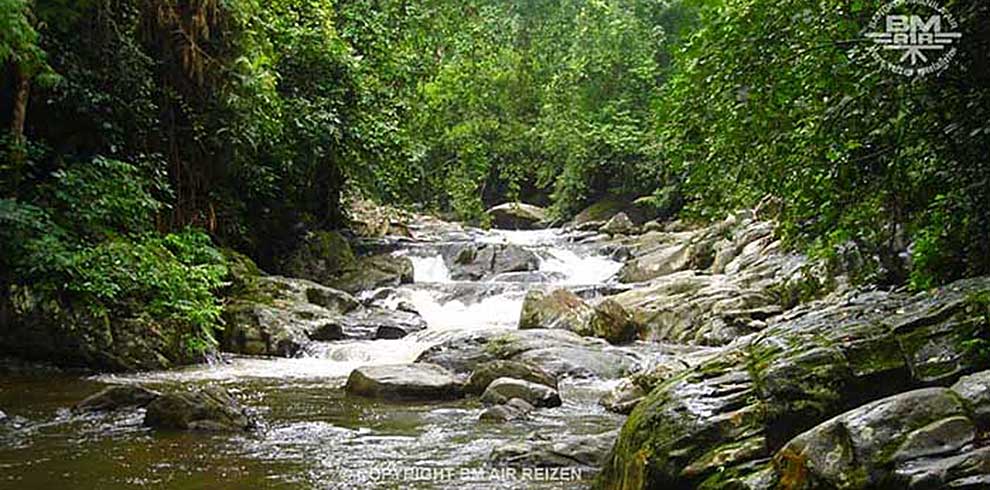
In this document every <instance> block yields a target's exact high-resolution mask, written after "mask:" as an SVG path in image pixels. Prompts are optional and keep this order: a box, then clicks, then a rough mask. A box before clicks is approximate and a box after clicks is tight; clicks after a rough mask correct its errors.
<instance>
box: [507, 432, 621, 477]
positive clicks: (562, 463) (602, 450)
mask: <svg viewBox="0 0 990 490" xmlns="http://www.w3.org/2000/svg"><path fill="white" fill-rule="evenodd" d="M617 435H618V433H617V431H609V432H603V433H601V434H595V435H556V434H555V435H553V436H550V435H546V434H536V433H534V434H530V435H529V436H527V437H526V438H525V439H523V440H521V441H517V442H512V443H509V444H505V445H502V446H500V447H497V448H495V449H494V450H493V451H492V454H491V460H492V462H493V463H495V464H499V465H507V466H516V467H524V468H525V467H530V468H532V467H537V468H553V467H565V468H567V467H574V466H579V467H588V468H598V467H600V466H601V464H602V463H603V462H604V461H605V459H606V457H607V456H608V451H609V449H611V447H612V444H613V443H614V442H615V438H616V436H617Z"/></svg>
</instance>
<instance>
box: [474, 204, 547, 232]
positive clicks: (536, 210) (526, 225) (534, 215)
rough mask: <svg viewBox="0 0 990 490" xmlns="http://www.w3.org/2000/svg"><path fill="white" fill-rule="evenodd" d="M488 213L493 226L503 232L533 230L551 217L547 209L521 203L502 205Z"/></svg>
mask: <svg viewBox="0 0 990 490" xmlns="http://www.w3.org/2000/svg"><path fill="white" fill-rule="evenodd" d="M486 213H487V214H488V216H490V217H491V219H492V225H493V226H494V227H495V228H499V229H503V230H532V229H535V228H538V227H539V226H538V225H539V223H543V222H545V221H547V218H548V217H549V215H548V214H547V211H546V209H543V208H541V207H539V206H534V205H532V204H526V203H520V202H514V203H505V204H500V205H498V206H495V207H493V208H491V209H489V210H488V211H487V212H486Z"/></svg>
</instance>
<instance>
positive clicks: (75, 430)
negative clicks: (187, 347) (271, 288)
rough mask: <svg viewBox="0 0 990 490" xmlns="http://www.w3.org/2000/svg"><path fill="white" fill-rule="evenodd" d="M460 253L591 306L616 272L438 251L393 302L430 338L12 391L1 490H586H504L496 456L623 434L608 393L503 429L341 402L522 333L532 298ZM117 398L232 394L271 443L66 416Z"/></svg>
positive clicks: (587, 253) (603, 265) (583, 387)
mask: <svg viewBox="0 0 990 490" xmlns="http://www.w3.org/2000/svg"><path fill="white" fill-rule="evenodd" d="M452 239H453V240H460V241H474V242H478V243H511V244H517V245H521V246H524V247H526V248H528V249H530V250H533V251H534V252H536V253H537V254H538V255H539V257H540V259H541V264H540V274H537V275H535V276H536V279H537V280H541V281H542V282H546V283H551V284H558V285H562V286H567V287H572V288H575V289H583V290H584V291H594V289H595V288H598V287H602V286H603V285H605V284H607V283H608V282H609V280H610V278H611V277H612V276H614V275H615V273H616V272H617V271H618V269H619V267H620V266H621V264H620V263H618V262H616V261H613V260H611V259H609V258H607V257H606V256H604V255H601V254H600V253H598V252H597V251H595V250H594V249H591V248H587V247H583V246H581V245H576V244H574V243H572V242H570V241H569V237H566V236H562V235H561V234H560V232H559V231H556V230H545V231H532V232H480V231H472V232H471V233H468V234H464V235H463V236H462V235H456V236H453V237H450V236H440V237H437V238H434V239H433V240H431V241H420V242H412V243H408V244H406V246H405V247H404V248H403V249H402V250H399V251H397V252H396V253H399V254H405V255H408V256H409V257H410V258H411V259H412V260H413V262H414V265H415V278H416V282H415V284H412V285H408V286H402V287H400V288H397V290H396V291H395V292H394V294H392V295H391V296H389V297H388V298H387V299H386V301H405V302H408V303H410V304H412V305H413V306H414V307H415V309H416V310H417V311H419V312H420V314H421V315H422V316H423V318H424V319H425V320H426V322H427V323H428V325H429V327H428V328H427V329H426V330H423V331H421V332H418V333H416V334H413V335H410V336H408V337H406V338H404V339H399V340H375V341H345V342H333V343H320V344H317V345H315V346H313V347H312V348H311V349H309V354H308V357H303V358H297V359H269V358H250V357H226V358H224V359H223V360H222V361H220V362H217V363H215V364H213V365H204V366H195V367H190V368H187V369H181V370H177V371H169V372H159V373H146V374H139V375H130V376H98V377H80V376H72V375H66V374H51V373H50V374H37V373H34V374H24V375H6V376H4V377H3V378H2V379H0V408H2V409H3V410H4V411H5V412H6V413H7V414H8V415H9V416H10V417H11V418H10V420H8V422H7V423H4V424H0V489H11V490H14V489H16V490H49V489H58V488H67V489H68V488H71V489H118V488H121V489H123V488H168V489H267V488H271V489H337V488H397V489H398V488H402V489H404V488H451V487H458V488H478V489H487V488H581V487H586V486H587V485H588V484H589V480H590V478H591V477H592V476H593V475H591V474H590V473H582V474H579V476H580V477H581V478H580V479H581V480H582V481H580V482H573V481H526V482H520V481H514V482H510V481H505V480H500V479H499V475H500V474H502V475H504V473H499V472H498V470H499V468H497V467H493V466H491V463H490V462H489V456H490V454H491V451H492V449H493V448H495V447H497V446H499V445H501V444H505V443H507V442H510V441H513V440H518V439H521V438H523V437H525V436H527V435H528V434H532V433H539V434H541V435H545V436H550V437H563V436H564V435H569V434H570V435H583V434H598V433H602V432H605V431H608V430H612V429H615V428H617V427H618V426H619V424H621V421H622V419H621V418H620V417H618V416H615V415H612V414H609V413H607V412H605V411H604V410H603V409H601V408H600V407H598V405H597V403H596V402H597V399H598V397H599V396H600V394H601V393H602V392H603V391H604V390H606V389H608V387H609V384H608V383H607V382H600V381H598V382H593V381H577V380H565V381H563V382H562V385H561V396H562V398H563V399H564V406H562V407H560V408H556V409H550V410H539V411H536V412H534V414H533V415H532V416H531V417H530V419H528V420H524V421H518V422H512V423H507V424H502V425H496V424H483V423H479V421H478V415H479V414H480V413H481V410H482V406H481V405H480V404H479V403H478V402H477V401H476V400H472V399H467V400H460V401H454V402H443V403H426V404H424V403H416V404H395V403H384V402H378V401H372V400H364V399H360V398H355V397H350V396H346V395H345V394H344V393H343V390H342V387H343V385H344V383H345V381H346V377H347V376H348V375H349V374H350V372H351V371H352V370H353V369H354V368H356V367H359V366H365V365H384V364H396V363H408V362H413V361H414V360H415V359H416V358H417V356H419V354H420V353H422V352H423V351H424V350H425V349H427V348H429V347H431V346H433V345H436V344H438V343H440V342H442V341H443V340H445V339H447V338H449V336H451V335H454V334H456V333H458V332H463V331H464V330H470V329H482V328H483V329H492V328H504V329H514V328H516V324H517V322H518V318H519V313H520V309H521V306H522V301H523V297H524V296H525V293H526V290H527V289H528V288H529V287H532V286H533V285H532V284H527V283H526V282H520V280H521V279H524V278H521V277H513V276H512V275H511V274H509V275H505V276H502V277H498V278H497V280H493V281H485V282H458V281H453V280H451V275H450V271H449V270H448V269H447V267H446V265H445V263H444V260H443V258H442V257H441V255H440V253H439V250H440V247H441V246H443V245H444V244H445V243H449V241H450V240H452ZM533 276H534V275H533V274H530V275H529V276H528V277H529V279H528V280H530V281H532V280H533ZM112 383H140V384H142V385H145V386H149V387H152V388H159V389H172V388H175V387H176V386H186V387H188V386H198V385H209V384H215V385H222V386H223V387H225V388H227V389H229V390H230V391H231V392H232V393H233V394H234V395H235V396H236V397H237V398H238V399H239V400H240V401H241V402H242V403H243V404H244V405H245V406H247V407H249V409H250V410H251V411H253V412H254V413H256V414H257V415H259V417H260V419H261V420H263V427H262V428H261V430H258V431H256V432H254V433H250V434H243V435H229V434H226V435H211V434H185V433H164V432H156V431H152V430H149V429H146V428H144V427H142V424H141V422H142V417H143V413H142V411H141V410H134V411H121V412H117V413H110V414H77V413H73V412H71V411H70V410H69V409H68V407H71V406H72V405H73V404H74V403H75V402H77V401H79V400H81V399H82V398H84V397H86V396H87V395H90V394H92V393H94V392H96V391H98V390H99V389H101V388H102V387H104V386H106V385H107V384H112ZM395 469H403V470H406V471H408V470H410V469H411V470H413V471H415V472H419V473H418V474H419V478H417V477H415V476H413V477H412V478H410V475H411V473H406V474H405V476H404V477H403V478H394V476H395V474H394V473H390V471H394V470H395ZM492 470H495V471H492ZM465 471H467V472H469V473H465ZM430 472H432V473H430ZM438 475H440V476H439V477H438ZM451 475H453V476H451ZM572 476H573V475H572Z"/></svg>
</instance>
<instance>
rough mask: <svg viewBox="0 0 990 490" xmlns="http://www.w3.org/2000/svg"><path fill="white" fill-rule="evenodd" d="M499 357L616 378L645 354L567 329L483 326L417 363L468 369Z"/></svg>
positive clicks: (556, 373)
mask: <svg viewBox="0 0 990 490" xmlns="http://www.w3.org/2000/svg"><path fill="white" fill-rule="evenodd" d="M496 360H511V361H518V362H523V363H527V364H532V365H535V366H537V367H539V368H540V369H542V370H543V371H545V372H547V373H549V374H550V375H551V376H553V377H555V378H560V377H564V376H570V377H577V378H603V379H613V378H618V377H622V376H624V375H626V374H628V373H629V371H631V370H632V369H633V368H634V367H635V366H637V365H638V364H639V362H640V360H641V359H640V357H639V355H638V354H637V353H635V352H633V351H630V350H626V349H623V348H619V347H610V346H609V345H608V344H607V343H605V342H604V341H602V340H598V339H590V338H587V337H581V336H579V335H577V334H575V333H573V332H569V331H567V330H546V329H537V330H512V331H506V330H503V329H479V330H473V331H469V332H463V333H460V334H457V335H454V336H452V337H451V338H449V339H447V340H445V341H444V342H442V343H440V344H438V345H435V346H433V347H430V348H429V349H427V350H426V351H424V352H423V354H421V355H420V356H419V358H418V359H417V360H416V362H430V363H435V364H439V365H441V366H444V367H446V368H448V369H451V370H453V371H455V372H458V373H465V374H469V373H471V372H473V371H475V370H476V369H477V368H478V367H479V366H480V365H482V364H485V363H488V362H491V361H496Z"/></svg>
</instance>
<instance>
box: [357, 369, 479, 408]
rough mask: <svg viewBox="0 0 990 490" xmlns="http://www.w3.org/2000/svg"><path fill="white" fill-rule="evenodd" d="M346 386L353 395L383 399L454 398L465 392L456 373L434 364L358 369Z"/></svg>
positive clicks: (424, 399)
mask: <svg viewBox="0 0 990 490" xmlns="http://www.w3.org/2000/svg"><path fill="white" fill-rule="evenodd" d="M344 390H345V391H346V392H347V393H348V394H351V395H356V396H362V397H367V398H379V399H384V400H419V401H434V400H452V399H457V398H460V397H461V396H462V395H463V386H462V383H460V382H459V381H458V380H457V379H456V378H455V377H454V375H453V374H452V373H451V372H450V371H448V370H446V369H444V368H443V367H441V366H437V365H435V364H427V363H418V364H398V365H390V366H369V367H362V368H358V369H355V370H354V371H353V372H351V375H350V376H349V377H348V378H347V385H346V386H345V387H344Z"/></svg>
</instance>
